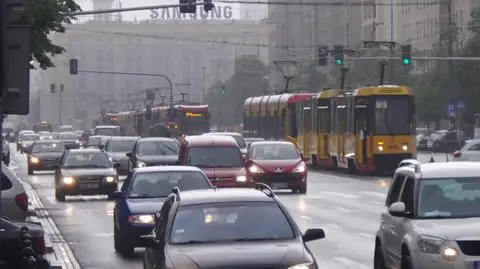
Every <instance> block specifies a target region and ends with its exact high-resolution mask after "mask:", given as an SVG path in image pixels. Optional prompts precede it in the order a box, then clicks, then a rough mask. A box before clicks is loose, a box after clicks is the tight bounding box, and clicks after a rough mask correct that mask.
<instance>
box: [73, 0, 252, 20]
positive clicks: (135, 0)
mask: <svg viewBox="0 0 480 269" xmlns="http://www.w3.org/2000/svg"><path fill="white" fill-rule="evenodd" d="M93 1H95V0H76V2H77V3H78V4H79V5H80V6H82V9H83V10H85V11H86V10H92V9H93V4H92V3H93ZM97 1H98V0H97ZM99 1H105V0H99ZM199 1H201V0H199ZM113 2H114V4H113V5H112V8H117V7H118V5H119V2H121V3H122V7H123V8H126V7H139V6H153V5H163V4H165V5H168V4H178V0H113ZM213 2H214V3H215V0H213ZM215 5H216V6H218V7H222V6H226V5H228V4H222V3H217V4H215ZM229 6H231V7H232V10H233V19H237V18H239V8H240V5H239V4H231V5H229ZM252 8H254V7H252ZM150 14H151V12H150V10H146V11H134V12H133V11H130V12H123V13H122V17H123V20H135V19H137V20H146V19H150ZM83 17H87V16H83ZM80 21H82V20H80Z"/></svg>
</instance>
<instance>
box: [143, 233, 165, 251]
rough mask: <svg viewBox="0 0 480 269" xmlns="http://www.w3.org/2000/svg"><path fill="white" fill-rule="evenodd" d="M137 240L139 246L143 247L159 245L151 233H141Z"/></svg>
mask: <svg viewBox="0 0 480 269" xmlns="http://www.w3.org/2000/svg"><path fill="white" fill-rule="evenodd" d="M139 241H140V242H139V243H140V246H142V247H145V248H158V247H159V246H160V242H159V241H158V240H157V239H156V238H155V235H153V234H147V235H142V236H140V240H139Z"/></svg>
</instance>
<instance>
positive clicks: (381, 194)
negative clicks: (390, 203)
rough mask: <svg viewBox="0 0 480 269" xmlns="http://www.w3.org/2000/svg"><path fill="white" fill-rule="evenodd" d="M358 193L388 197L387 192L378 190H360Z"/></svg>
mask: <svg viewBox="0 0 480 269" xmlns="http://www.w3.org/2000/svg"><path fill="white" fill-rule="evenodd" d="M358 193H360V194H363V195H368V196H373V197H378V198H382V199H385V198H387V195H386V194H385V193H381V192H376V191H359V192H358Z"/></svg>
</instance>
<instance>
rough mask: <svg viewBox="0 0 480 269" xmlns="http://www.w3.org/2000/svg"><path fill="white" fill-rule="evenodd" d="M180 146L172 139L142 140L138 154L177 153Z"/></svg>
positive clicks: (166, 154)
mask: <svg viewBox="0 0 480 269" xmlns="http://www.w3.org/2000/svg"><path fill="white" fill-rule="evenodd" d="M179 151H180V147H179V145H178V143H177V142H176V141H174V140H171V141H168V140H167V141H142V142H140V145H139V147H138V155H140V156H142V155H160V156H175V155H178V153H179Z"/></svg>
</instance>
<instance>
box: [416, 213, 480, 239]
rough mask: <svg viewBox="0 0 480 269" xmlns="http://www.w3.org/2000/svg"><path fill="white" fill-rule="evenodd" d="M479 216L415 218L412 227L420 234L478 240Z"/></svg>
mask: <svg viewBox="0 0 480 269" xmlns="http://www.w3.org/2000/svg"><path fill="white" fill-rule="evenodd" d="M479 222H480V218H464V219H458V218H457V219H428V220H416V221H415V223H414V227H415V228H416V229H417V230H418V231H419V233H420V234H427V235H432V236H437V237H441V238H444V239H447V240H480V230H479V229H478V223H479Z"/></svg>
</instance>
